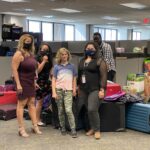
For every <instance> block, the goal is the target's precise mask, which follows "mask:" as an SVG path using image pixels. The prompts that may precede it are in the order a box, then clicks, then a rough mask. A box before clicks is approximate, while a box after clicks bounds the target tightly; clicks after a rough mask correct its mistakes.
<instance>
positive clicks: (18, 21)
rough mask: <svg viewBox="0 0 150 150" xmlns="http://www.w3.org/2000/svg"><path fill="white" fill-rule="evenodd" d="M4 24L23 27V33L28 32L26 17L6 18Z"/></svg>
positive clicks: (7, 16) (6, 16) (8, 16)
mask: <svg viewBox="0 0 150 150" xmlns="http://www.w3.org/2000/svg"><path fill="white" fill-rule="evenodd" d="M4 24H15V25H16V26H21V27H23V31H27V24H26V17H24V16H23V17H22V16H10V15H5V16H4Z"/></svg>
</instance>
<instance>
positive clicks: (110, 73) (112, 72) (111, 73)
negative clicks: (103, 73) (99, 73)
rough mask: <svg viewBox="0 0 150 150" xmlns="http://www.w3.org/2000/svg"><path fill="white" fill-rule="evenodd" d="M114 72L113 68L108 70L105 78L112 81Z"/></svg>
mask: <svg viewBox="0 0 150 150" xmlns="http://www.w3.org/2000/svg"><path fill="white" fill-rule="evenodd" d="M115 74H116V72H115V71H114V70H110V71H109V72H108V73H107V80H109V81H114V77H115Z"/></svg>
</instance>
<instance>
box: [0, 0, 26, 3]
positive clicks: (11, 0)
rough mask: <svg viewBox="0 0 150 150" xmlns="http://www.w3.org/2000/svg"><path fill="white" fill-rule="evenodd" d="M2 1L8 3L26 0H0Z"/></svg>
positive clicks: (24, 0)
mask: <svg viewBox="0 0 150 150" xmlns="http://www.w3.org/2000/svg"><path fill="white" fill-rule="evenodd" d="M1 1H4V2H10V3H20V2H26V0H1Z"/></svg>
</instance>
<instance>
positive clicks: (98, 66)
mask: <svg viewBox="0 0 150 150" xmlns="http://www.w3.org/2000/svg"><path fill="white" fill-rule="evenodd" d="M84 77H85V80H86V82H85V83H82V78H84ZM106 83H107V66H106V63H105V61H104V60H102V59H99V60H98V61H97V60H96V59H93V60H92V61H91V62H89V63H88V64H85V59H84V58H83V59H82V60H81V61H80V63H79V67H78V85H79V87H80V89H82V90H84V91H86V92H91V91H94V90H100V88H104V90H105V89H106Z"/></svg>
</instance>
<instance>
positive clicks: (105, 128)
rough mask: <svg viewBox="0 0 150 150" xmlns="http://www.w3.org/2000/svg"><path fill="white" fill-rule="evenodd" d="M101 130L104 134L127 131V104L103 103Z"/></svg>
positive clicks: (101, 108)
mask: <svg viewBox="0 0 150 150" xmlns="http://www.w3.org/2000/svg"><path fill="white" fill-rule="evenodd" d="M99 113H100V130H101V131H102V132H115V131H125V104H124V103H122V102H102V104H101V106H100V109H99Z"/></svg>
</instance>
